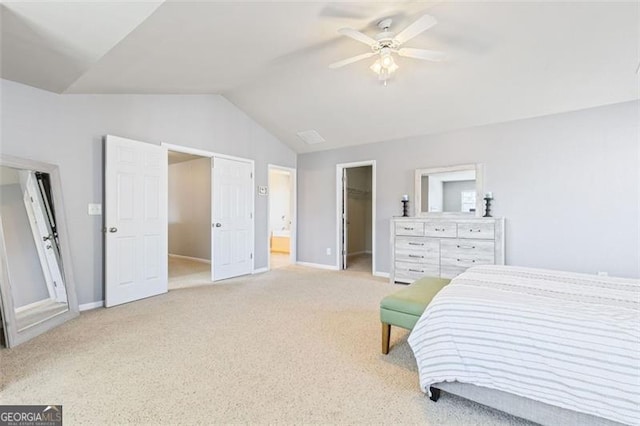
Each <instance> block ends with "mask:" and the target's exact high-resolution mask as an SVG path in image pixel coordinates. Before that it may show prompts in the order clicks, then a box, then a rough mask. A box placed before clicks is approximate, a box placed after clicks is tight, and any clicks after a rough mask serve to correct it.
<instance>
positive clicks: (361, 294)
mask: <svg viewBox="0 0 640 426" xmlns="http://www.w3.org/2000/svg"><path fill="white" fill-rule="evenodd" d="M192 284H193V283H192ZM201 284H202V285H199V286H194V287H186V288H180V289H178V290H173V291H170V292H169V293H167V294H164V295H161V296H157V297H153V298H149V299H146V300H141V301H137V302H133V303H130V304H126V305H122V306H118V307H114V308H110V309H97V310H93V311H89V312H85V313H82V314H81V316H80V317H79V318H77V319H75V320H73V321H71V322H69V323H67V324H65V325H63V326H61V327H59V328H57V329H55V330H53V331H52V332H49V333H47V334H45V335H43V336H40V337H38V338H36V339H34V340H32V341H30V342H27V343H25V344H23V345H21V346H19V347H17V348H14V349H10V350H9V349H3V350H0V368H1V370H0V371H1V382H0V386H1V387H0V389H1V393H0V404H63V405H64V417H65V424H134V423H144V424H156V425H160V424H162V425H167V424H195V423H199V424H211V423H298V424H299V423H333V424H335V423H367V424H371V423H395V424H397V423H413V424H427V425H480V424H483V425H515V424H526V423H525V422H524V421H522V420H519V419H516V418H514V417H510V416H508V415H505V414H502V413H499V412H496V411H493V410H490V409H487V408H484V407H482V406H480V405H477V404H474V403H471V402H468V401H465V400H462V399H460V398H456V397H453V396H450V395H443V396H442V398H441V399H440V401H439V402H437V403H433V402H432V401H430V400H429V399H428V398H427V397H425V395H424V394H423V393H422V392H420V390H419V388H418V375H417V369H416V364H415V360H414V358H413V356H412V353H411V351H410V348H409V346H408V345H407V343H406V336H407V334H406V332H403V331H399V330H394V331H393V333H392V344H393V347H392V349H391V352H390V353H389V355H387V356H384V355H382V354H381V353H380V323H379V319H378V304H379V302H380V299H381V298H382V297H383V296H385V295H386V294H388V293H391V292H393V291H395V290H397V288H398V286H393V285H391V284H389V283H388V282H387V281H386V280H384V279H378V278H372V277H371V275H370V274H368V273H354V272H351V273H350V272H337V271H325V270H315V269H310V268H304V267H301V266H289V267H286V268H282V269H277V270H274V271H271V272H269V273H265V274H260V275H254V276H249V277H243V278H237V279H232V280H228V281H225V282H224V284H206V283H204V282H203V283H201Z"/></svg>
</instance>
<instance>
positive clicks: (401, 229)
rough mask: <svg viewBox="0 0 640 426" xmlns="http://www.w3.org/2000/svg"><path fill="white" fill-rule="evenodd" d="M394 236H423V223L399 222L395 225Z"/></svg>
mask: <svg viewBox="0 0 640 426" xmlns="http://www.w3.org/2000/svg"><path fill="white" fill-rule="evenodd" d="M396 235H420V236H422V235H424V223H420V222H400V223H396Z"/></svg>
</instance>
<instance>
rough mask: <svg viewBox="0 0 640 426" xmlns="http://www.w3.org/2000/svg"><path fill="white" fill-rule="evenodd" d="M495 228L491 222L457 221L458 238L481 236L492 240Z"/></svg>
mask: <svg viewBox="0 0 640 426" xmlns="http://www.w3.org/2000/svg"><path fill="white" fill-rule="evenodd" d="M494 237H495V228H494V225H493V223H459V224H458V238H482V239H486V240H493V239H494Z"/></svg>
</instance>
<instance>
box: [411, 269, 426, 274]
mask: <svg viewBox="0 0 640 426" xmlns="http://www.w3.org/2000/svg"><path fill="white" fill-rule="evenodd" d="M409 272H420V273H421V274H424V271H423V270H422V269H420V270H418V269H409Z"/></svg>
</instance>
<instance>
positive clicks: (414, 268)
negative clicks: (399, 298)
mask: <svg viewBox="0 0 640 426" xmlns="http://www.w3.org/2000/svg"><path fill="white" fill-rule="evenodd" d="M394 272H395V274H394V275H395V279H396V280H397V281H403V282H413V281H415V280H417V279H420V278H422V277H426V276H430V277H439V276H440V267H439V266H438V265H420V264H415V263H408V262H396V263H395V271H394Z"/></svg>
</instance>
